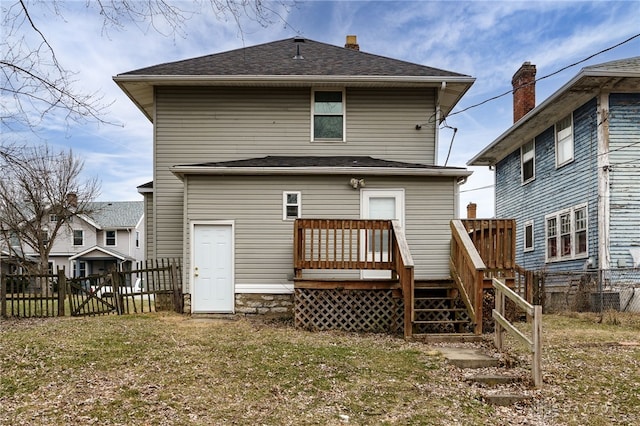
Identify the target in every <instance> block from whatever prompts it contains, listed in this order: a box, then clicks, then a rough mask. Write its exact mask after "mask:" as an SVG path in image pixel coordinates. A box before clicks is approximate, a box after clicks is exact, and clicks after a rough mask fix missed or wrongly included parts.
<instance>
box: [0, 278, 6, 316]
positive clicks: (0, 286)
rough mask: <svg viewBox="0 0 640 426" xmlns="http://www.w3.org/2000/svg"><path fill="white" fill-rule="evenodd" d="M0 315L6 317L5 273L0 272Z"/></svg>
mask: <svg viewBox="0 0 640 426" xmlns="http://www.w3.org/2000/svg"><path fill="white" fill-rule="evenodd" d="M0 316H1V317H2V318H6V317H7V275H6V274H3V273H2V272H0Z"/></svg>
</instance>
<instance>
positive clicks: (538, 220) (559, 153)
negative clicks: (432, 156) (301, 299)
mask: <svg viewBox="0 0 640 426" xmlns="http://www.w3.org/2000/svg"><path fill="white" fill-rule="evenodd" d="M535 73H536V69H535V66H534V65H532V64H530V63H528V62H525V63H524V64H523V66H522V67H521V68H520V69H519V70H518V71H517V72H516V74H515V75H514V77H513V81H512V83H513V89H514V124H513V126H512V127H511V128H509V129H508V130H507V131H505V132H504V133H503V134H502V135H500V136H499V137H498V138H497V139H495V140H494V141H493V142H491V143H490V144H489V145H488V146H487V147H485V148H484V149H483V150H482V151H481V152H480V153H478V154H477V155H476V156H475V157H473V158H472V159H471V160H470V161H469V162H468V163H467V164H468V165H472V166H489V167H491V168H494V170H495V191H496V197H495V200H496V201H495V211H496V216H497V217H508V218H515V219H516V222H517V227H518V238H517V256H516V259H517V262H518V263H519V264H520V265H522V266H523V267H525V268H527V269H532V270H546V271H552V272H559V271H581V270H584V269H601V270H610V269H612V268H623V267H631V266H635V267H638V266H640V185H639V184H638V182H640V57H634V58H628V59H622V60H616V61H612V62H607V63H603V64H599V65H593V66H588V67H585V68H583V69H582V70H581V71H580V72H579V73H578V74H577V75H576V76H575V77H574V78H572V79H571V80H570V81H568V82H567V83H566V84H565V85H563V86H562V87H561V88H560V89H558V90H557V91H556V92H555V93H553V94H552V95H551V96H550V97H549V98H547V99H546V100H544V101H543V102H542V103H541V104H539V105H538V106H536V105H535Z"/></svg>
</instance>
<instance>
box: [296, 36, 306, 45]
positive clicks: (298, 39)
mask: <svg viewBox="0 0 640 426" xmlns="http://www.w3.org/2000/svg"><path fill="white" fill-rule="evenodd" d="M293 42H294V43H304V37H300V36H297V37H294V38H293Z"/></svg>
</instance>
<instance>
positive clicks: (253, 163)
mask: <svg viewBox="0 0 640 426" xmlns="http://www.w3.org/2000/svg"><path fill="white" fill-rule="evenodd" d="M192 166H197V167H234V168H235V167H238V168H239V167H308V168H311V167H323V168H326V167H353V168H362V167H383V168H403V169H407V168H409V169H453V167H441V166H428V165H424V164H416V163H405V162H400V161H388V160H380V159H377V158H373V157H368V156H323V157H309V156H276V155H269V156H267V157H259V158H248V159H245V160H232V161H218V162H209V163H200V164H192Z"/></svg>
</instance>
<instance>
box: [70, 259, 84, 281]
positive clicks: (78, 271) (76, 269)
mask: <svg viewBox="0 0 640 426" xmlns="http://www.w3.org/2000/svg"><path fill="white" fill-rule="evenodd" d="M86 276H87V262H83V261H79V262H73V277H74V278H82V277H86Z"/></svg>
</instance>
